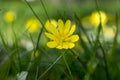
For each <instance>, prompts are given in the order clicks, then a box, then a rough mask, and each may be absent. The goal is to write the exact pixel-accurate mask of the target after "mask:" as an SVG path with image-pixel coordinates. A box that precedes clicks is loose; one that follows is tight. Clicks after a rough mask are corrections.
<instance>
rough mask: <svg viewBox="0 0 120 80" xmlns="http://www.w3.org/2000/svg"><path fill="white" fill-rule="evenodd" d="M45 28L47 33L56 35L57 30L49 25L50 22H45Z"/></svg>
mask: <svg viewBox="0 0 120 80" xmlns="http://www.w3.org/2000/svg"><path fill="white" fill-rule="evenodd" d="M45 28H46V29H47V31H49V32H50V33H52V34H54V35H58V30H57V29H56V27H55V26H54V25H53V24H51V23H50V21H47V22H46V23H45Z"/></svg>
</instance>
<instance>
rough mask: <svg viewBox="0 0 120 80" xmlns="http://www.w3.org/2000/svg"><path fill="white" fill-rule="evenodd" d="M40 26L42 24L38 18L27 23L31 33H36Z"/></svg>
mask: <svg viewBox="0 0 120 80" xmlns="http://www.w3.org/2000/svg"><path fill="white" fill-rule="evenodd" d="M40 26H41V23H40V22H39V21H38V20H37V19H36V18H30V19H29V20H28V21H27V22H26V28H27V30H28V31H29V32H31V33H33V32H36V31H37V30H38V29H39V27H40Z"/></svg>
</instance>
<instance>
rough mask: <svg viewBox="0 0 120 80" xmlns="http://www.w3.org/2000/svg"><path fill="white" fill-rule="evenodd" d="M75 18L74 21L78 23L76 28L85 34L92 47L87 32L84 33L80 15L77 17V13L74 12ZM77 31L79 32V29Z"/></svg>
mask: <svg viewBox="0 0 120 80" xmlns="http://www.w3.org/2000/svg"><path fill="white" fill-rule="evenodd" d="M75 18H76V21H77V22H78V24H79V26H80V27H78V28H79V29H81V30H82V32H83V33H84V34H85V36H86V38H87V40H88V42H89V44H90V46H91V47H92V48H93V44H92V42H91V40H90V39H89V37H88V35H87V33H86V30H85V29H84V27H83V26H82V23H81V20H80V17H79V16H78V14H76V13H75ZM79 32H80V31H79Z"/></svg>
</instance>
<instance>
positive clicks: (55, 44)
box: [47, 41, 57, 48]
mask: <svg viewBox="0 0 120 80" xmlns="http://www.w3.org/2000/svg"><path fill="white" fill-rule="evenodd" d="M47 46H48V47H49V48H55V47H56V46H57V43H56V42H55V41H50V42H48V43H47Z"/></svg>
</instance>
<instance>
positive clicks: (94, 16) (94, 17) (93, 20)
mask: <svg viewBox="0 0 120 80" xmlns="http://www.w3.org/2000/svg"><path fill="white" fill-rule="evenodd" d="M100 17H101V24H102V25H105V24H106V23H107V15H106V14H105V13H104V12H103V11H100V15H99V13H98V12H93V13H92V14H91V16H90V22H91V24H93V25H94V26H98V25H99V24H100Z"/></svg>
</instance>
